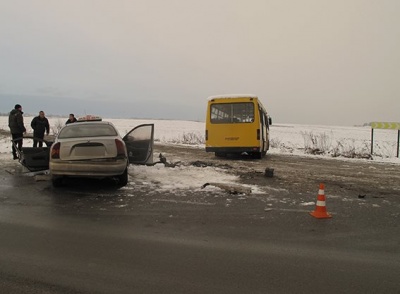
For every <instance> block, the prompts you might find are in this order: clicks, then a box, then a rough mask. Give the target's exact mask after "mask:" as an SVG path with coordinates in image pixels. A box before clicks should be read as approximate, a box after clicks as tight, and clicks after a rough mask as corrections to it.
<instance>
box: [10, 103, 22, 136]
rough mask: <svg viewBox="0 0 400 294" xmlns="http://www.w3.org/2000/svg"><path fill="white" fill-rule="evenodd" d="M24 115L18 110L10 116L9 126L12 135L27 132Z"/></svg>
mask: <svg viewBox="0 0 400 294" xmlns="http://www.w3.org/2000/svg"><path fill="white" fill-rule="evenodd" d="M22 113H23V112H22V111H20V110H18V109H13V110H11V111H10V115H9V116H8V126H9V127H10V132H11V134H22V133H25V132H26V129H25V126H24V118H23V116H22Z"/></svg>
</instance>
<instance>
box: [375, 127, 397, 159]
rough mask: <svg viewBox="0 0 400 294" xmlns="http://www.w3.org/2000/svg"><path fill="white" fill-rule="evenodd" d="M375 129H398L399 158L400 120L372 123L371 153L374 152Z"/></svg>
mask: <svg viewBox="0 0 400 294" xmlns="http://www.w3.org/2000/svg"><path fill="white" fill-rule="evenodd" d="M374 129H386V130H397V158H398V157H399V154H400V150H399V146H400V122H376V121H374V122H372V123H371V155H372V154H373V153H374Z"/></svg>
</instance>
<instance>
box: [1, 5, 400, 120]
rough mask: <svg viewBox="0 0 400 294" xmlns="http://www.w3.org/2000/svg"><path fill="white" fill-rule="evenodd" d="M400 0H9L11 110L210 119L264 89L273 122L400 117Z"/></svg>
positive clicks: (5, 32) (4, 45)
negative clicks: (211, 110)
mask: <svg viewBox="0 0 400 294" xmlns="http://www.w3.org/2000/svg"><path fill="white" fill-rule="evenodd" d="M399 15H400V1H399V0H381V1H373V0H335V1H324V0H302V1H297V0H292V1H285V0H273V1H270V0H247V1H244V0H201V1H200V0H197V1H192V0H168V1H165V0H143V1H135V0H130V1H125V0H115V1H111V0H104V1H103V0H56V1H55V0H0V38H1V42H0V99H1V102H0V103H1V104H0V107H1V111H0V112H8V111H10V109H11V108H13V106H14V104H15V103H21V104H22V103H24V104H23V107H24V111H25V112H29V113H35V112H37V111H39V110H42V109H43V110H44V111H45V112H46V113H53V114H64V113H66V114H67V113H70V112H75V113H83V112H86V113H93V112H96V114H99V115H102V116H110V117H146V118H174V119H193V120H204V119H205V111H206V101H207V97H208V96H211V95H219V94H228V93H251V94H255V95H258V96H259V97H260V98H261V100H262V102H263V104H264V106H265V107H266V108H267V109H268V111H269V113H270V115H271V116H272V117H273V120H274V122H281V123H285V122H286V123H300V124H328V125H354V124H362V123H364V122H369V121H397V122H398V121H400V106H399V101H400V99H399V96H400V95H399V94H400V81H399V77H400V17H399Z"/></svg>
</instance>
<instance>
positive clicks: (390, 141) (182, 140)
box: [0, 116, 400, 163]
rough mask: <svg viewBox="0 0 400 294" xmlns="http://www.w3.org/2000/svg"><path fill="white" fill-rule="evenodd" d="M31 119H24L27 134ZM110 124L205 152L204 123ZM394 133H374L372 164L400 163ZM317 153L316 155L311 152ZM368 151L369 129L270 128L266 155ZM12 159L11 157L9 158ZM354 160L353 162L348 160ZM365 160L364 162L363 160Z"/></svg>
mask: <svg viewBox="0 0 400 294" xmlns="http://www.w3.org/2000/svg"><path fill="white" fill-rule="evenodd" d="M32 118H33V117H24V122H25V126H26V127H27V130H28V132H32V129H31V128H30V122H31V120H32ZM66 120H67V118H54V117H50V118H49V122H50V125H51V129H52V131H51V132H50V133H54V132H56V131H57V127H60V126H63V125H64V123H65V121H66ZM104 120H107V121H111V122H112V123H113V124H114V125H115V126H116V127H117V129H118V130H119V132H120V134H121V135H122V136H123V135H124V134H126V133H127V132H128V131H129V130H131V129H132V128H133V127H135V126H137V125H140V124H143V123H154V124H155V134H154V136H155V141H157V142H161V143H166V144H190V145H192V146H194V147H198V148H204V143H203V142H204V129H205V125H204V122H194V121H178V120H157V119H154V120H151V119H148V120H140V119H104ZM0 129H3V130H7V131H8V130H9V129H8V117H6V116H0ZM396 148H397V130H380V129H377V130H375V131H374V155H373V160H374V161H381V162H391V163H400V160H399V159H398V158H397V157H396V155H397V150H396ZM313 150H314V151H315V150H317V152H314V153H318V155H312V154H310V152H312V151H313ZM370 150H371V128H370V127H339V126H323V125H296V124H273V125H272V126H271V149H270V151H269V153H275V154H276V153H279V154H280V153H283V154H294V155H302V156H323V157H325V158H333V155H336V156H335V157H336V158H339V159H346V160H348V159H347V158H345V157H344V155H347V156H350V155H351V154H353V155H355V156H356V157H357V155H358V156H359V157H362V156H368V155H369V153H370ZM10 153H11V144H10V138H9V137H7V136H6V137H2V138H1V140H0V154H1V155H5V154H10ZM10 156H11V155H10ZM351 160H355V159H351ZM362 160H367V159H362Z"/></svg>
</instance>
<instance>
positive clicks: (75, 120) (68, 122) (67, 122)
mask: <svg viewBox="0 0 400 294" xmlns="http://www.w3.org/2000/svg"><path fill="white" fill-rule="evenodd" d="M74 122H77V119H76V118H75V117H74V119H73V120H72V121H70V119H68V120H67V121H66V122H65V124H66V125H67V124H72V123H74Z"/></svg>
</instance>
